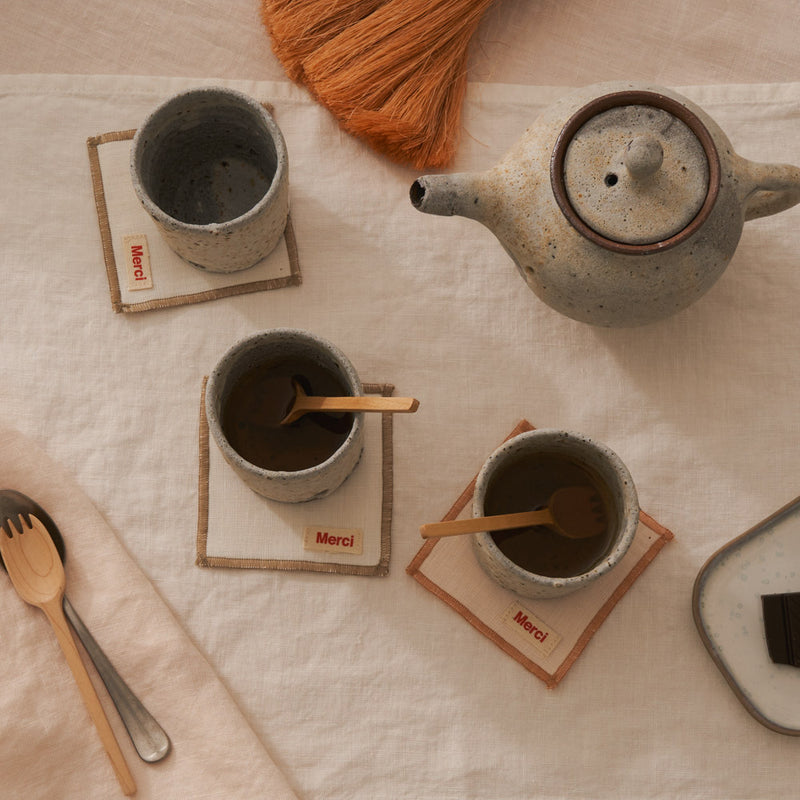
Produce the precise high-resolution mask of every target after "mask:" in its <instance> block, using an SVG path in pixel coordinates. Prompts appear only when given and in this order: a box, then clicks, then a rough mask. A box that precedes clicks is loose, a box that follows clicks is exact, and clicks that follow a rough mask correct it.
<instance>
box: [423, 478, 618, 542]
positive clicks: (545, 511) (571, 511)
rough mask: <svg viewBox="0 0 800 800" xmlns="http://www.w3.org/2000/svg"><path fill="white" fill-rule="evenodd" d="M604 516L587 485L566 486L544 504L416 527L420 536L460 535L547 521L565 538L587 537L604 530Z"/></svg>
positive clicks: (595, 493)
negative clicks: (540, 506) (532, 509)
mask: <svg viewBox="0 0 800 800" xmlns="http://www.w3.org/2000/svg"><path fill="white" fill-rule="evenodd" d="M607 524H608V523H607V520H606V515H605V511H604V510H603V504H602V501H601V500H600V496H599V495H598V494H597V492H596V491H595V490H594V489H592V487H590V486H566V487H564V488H563V489H558V490H557V491H555V492H553V495H552V497H551V498H550V502H549V503H548V506H547V508H542V509H540V510H537V511H518V512H514V513H511V514H493V515H491V516H488V517H472V518H469V519H451V520H445V521H444V522H429V523H428V524H426V525H422V526H421V527H420V529H419V532H420V535H421V536H422V538H423V539H431V538H438V537H440V536H461V535H462V534H465V533H480V532H481V531H503V530H509V529H511V528H527V527H529V526H532V525H546V526H547V527H548V528H552V529H553V530H554V531H556V533H559V534H561V535H562V536H566V537H567V538H568V539H588V538H589V537H590V536H598V535H600V534H601V533H603V531H605V530H606V527H607Z"/></svg>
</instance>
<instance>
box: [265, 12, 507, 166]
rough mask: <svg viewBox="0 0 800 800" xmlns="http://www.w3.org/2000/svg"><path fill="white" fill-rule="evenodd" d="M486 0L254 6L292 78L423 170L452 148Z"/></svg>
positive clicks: (347, 124)
mask: <svg viewBox="0 0 800 800" xmlns="http://www.w3.org/2000/svg"><path fill="white" fill-rule="evenodd" d="M492 2H493V0H439V1H438V2H433V3H432V0H383V2H378V1H377V0H294V1H293V0H262V3H263V5H262V13H263V18H264V22H265V24H266V25H267V27H268V29H269V30H270V33H271V35H272V40H273V49H274V50H275V53H276V55H277V56H278V58H279V59H281V63H282V64H283V65H284V68H285V69H286V71H287V74H288V75H289V77H290V78H292V79H293V80H296V81H299V82H303V83H304V84H305V85H306V86H307V87H308V88H309V90H310V91H311V92H312V93H313V94H314V96H315V97H316V98H317V100H318V101H319V102H320V103H321V104H322V105H324V106H325V107H326V108H328V109H329V110H330V111H331V113H332V114H333V115H334V116H335V117H336V118H337V119H338V120H339V123H340V124H341V125H342V127H343V128H344V129H345V130H347V131H349V132H350V133H352V134H353V135H355V136H358V137H360V138H362V139H364V140H365V141H366V142H368V143H369V144H370V145H371V146H372V147H373V148H375V149H376V150H378V151H379V152H381V153H384V154H385V155H387V156H388V157H389V158H391V159H393V160H394V161H397V162H400V163H405V164H411V165H413V166H414V167H416V168H418V169H423V168H432V167H445V166H447V165H448V164H449V163H450V162H451V161H452V159H453V157H454V156H455V151H456V146H457V143H458V138H459V133H460V127H461V109H462V105H463V101H464V91H465V89H466V79H467V74H466V63H467V54H468V47H469V42H470V40H471V38H472V36H473V35H474V33H475V30H476V29H477V27H478V25H479V23H480V21H481V19H482V17H483V14H484V13H485V11H486V9H487V8H488V7H489V6H490V5H491V3H492ZM314 9H316V12H315V10H314Z"/></svg>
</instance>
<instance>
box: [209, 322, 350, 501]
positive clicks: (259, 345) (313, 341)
mask: <svg viewBox="0 0 800 800" xmlns="http://www.w3.org/2000/svg"><path fill="white" fill-rule="evenodd" d="M295 381H296V382H298V383H299V384H300V385H301V386H302V388H303V390H304V391H305V392H306V393H307V394H316V395H324V396H339V397H340V396H348V395H351V396H358V395H362V394H363V389H362V386H361V381H360V380H359V377H358V375H357V373H356V371H355V368H354V367H353V365H352V364H351V363H350V361H349V360H348V358H347V357H346V356H345V355H344V353H342V351H341V350H339V348H338V347H336V346H335V345H333V344H331V343H330V342H328V341H326V340H324V339H322V338H320V337H318V336H315V335H314V334H311V333H308V332H306V331H301V330H296V329H294V328H274V329H271V330H266V331H262V332H259V333H255V334H253V335H251V336H248V337H246V338H244V339H242V340H241V341H239V342H237V343H236V344H234V345H233V347H231V348H230V349H229V350H228V351H227V352H226V353H225V354H224V355H223V356H222V358H221V359H220V360H219V362H218V363H217V365H216V367H215V368H214V370H213V372H212V373H211V375H210V377H209V379H208V383H207V385H206V396H205V411H206V418H207V420H208V428H209V431H210V432H211V435H212V437H213V439H214V441H215V442H216V444H217V446H218V447H219V449H220V451H221V453H222V455H223V456H224V458H225V460H226V461H227V462H228V464H229V465H230V466H231V468H232V469H233V470H234V471H235V472H236V474H237V475H238V476H239V477H240V478H241V479H242V480H243V481H244V482H245V483H246V484H247V485H248V486H249V487H250V488H251V489H252V490H253V491H254V492H257V493H258V494H260V495H263V496H264V497H268V498H270V499H271V500H279V501H281V502H286V503H300V502H304V501H307V500H315V499H317V498H320V497H325V496H326V495H328V494H330V493H331V492H333V491H334V490H335V489H337V488H338V487H339V486H340V485H341V484H342V483H343V482H344V480H345V479H346V478H347V477H348V476H349V475H350V473H351V472H352V471H353V470H354V469H355V467H356V465H357V464H358V461H359V459H360V458H361V453H362V450H363V443H364V420H363V416H364V415H363V413H355V414H353V413H339V414H332V413H326V414H306V415H304V416H302V417H300V419H298V420H297V421H296V422H293V423H291V424H290V425H282V424H281V420H283V419H284V417H285V416H286V415H287V413H288V411H289V409H290V407H291V405H292V403H293V402H294V397H295V388H296V387H295Z"/></svg>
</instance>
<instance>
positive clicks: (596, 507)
mask: <svg viewBox="0 0 800 800" xmlns="http://www.w3.org/2000/svg"><path fill="white" fill-rule="evenodd" d="M473 516H474V517H475V518H476V519H474V520H469V522H470V523H474V524H476V525H479V527H481V530H480V531H479V532H477V533H475V535H474V536H473V547H474V552H475V555H476V557H477V559H478V562H479V563H480V565H481V567H482V568H483V569H484V571H485V572H486V573H487V574H488V575H489V576H490V577H491V578H492V579H493V580H495V581H496V582H497V583H499V584H500V585H501V586H503V587H504V588H506V589H510V590H511V591H513V592H516V593H517V594H519V595H522V596H524V597H531V598H550V597H561V596H563V595H566V594H569V593H570V592H573V591H575V590H576V589H579V588H581V587H583V586H586V585H587V584H588V583H590V582H592V581H594V580H596V579H597V578H599V577H600V576H602V575H605V574H606V573H607V572H609V571H610V570H611V569H613V568H614V567H615V566H616V565H617V564H618V563H619V562H620V561H621V560H622V558H623V557H624V555H625V553H626V552H627V550H628V548H629V547H630V545H631V542H632V541H633V538H634V536H635V535H636V529H637V526H638V524H639V503H638V498H637V494H636V488H635V486H634V483H633V479H632V478H631V475H630V473H629V471H628V469H627V467H626V466H625V464H624V463H623V462H622V460H621V459H620V458H619V456H618V455H617V454H616V453H614V452H613V451H612V450H611V449H610V448H609V447H607V446H606V445H604V444H601V443H599V442H596V441H593V440H592V439H590V438H589V437H587V436H584V435H582V434H579V433H571V432H568V431H562V430H553V429H539V430H534V431H528V432H526V433H522V434H520V435H519V436H516V437H514V438H513V439H510V440H509V441H507V442H505V443H504V444H503V445H501V446H500V447H499V448H498V449H497V450H495V452H494V453H492V455H491V456H490V457H489V458H488V460H487V461H486V463H485V464H484V465H483V468H482V469H481V471H480V473H479V474H478V478H477V481H476V485H475V494H474V497H473ZM477 518H486V520H487V521H485V522H483V523H481V524H479V521H478V519H477ZM501 518H505V523H504V524H495V525H493V524H491V523H489V522H488V520H493V519H494V520H498V519H501ZM509 518H510V519H509ZM509 524H510V525H512V527H508V525H509ZM491 528H495V529H491Z"/></svg>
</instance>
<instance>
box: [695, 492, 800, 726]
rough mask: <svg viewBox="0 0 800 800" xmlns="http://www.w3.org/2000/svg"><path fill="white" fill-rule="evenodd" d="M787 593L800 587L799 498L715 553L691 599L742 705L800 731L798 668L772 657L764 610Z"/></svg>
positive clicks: (706, 641)
mask: <svg viewBox="0 0 800 800" xmlns="http://www.w3.org/2000/svg"><path fill="white" fill-rule="evenodd" d="M782 592H800V498H797V499H796V500H793V501H792V502H791V503H789V504H788V505H786V506H784V507H783V508H782V509H780V510H779V511H777V512H776V513H775V514H773V515H772V516H770V517H768V518H767V519H765V520H764V521H763V522H761V523H759V524H758V525H756V526H755V527H754V528H752V529H751V530H749V531H747V532H746V533H744V534H742V535H741V536H739V537H737V538H736V539H734V540H733V541H732V542H730V543H729V544H727V545H725V546H724V547H723V548H722V549H721V550H718V551H717V552H716V553H715V554H714V555H713V556H711V558H710V559H709V560H708V561H707V562H706V564H705V566H704V567H703V568H702V569H701V570H700V573H699V574H698V576H697V580H696V581H695V585H694V594H693V598H692V608H693V611H694V620H695V623H696V625H697V630H698V631H699V632H700V638H701V639H702V640H703V643H704V644H705V646H706V648H707V649H708V652H709V653H710V654H711V657H712V658H713V659H714V662H715V663H716V665H717V666H718V667H719V668H720V670H721V671H722V674H723V675H724V676H725V678H726V680H727V681H728V683H729V684H730V686H731V688H732V689H733V691H734V692H735V693H736V696H737V697H738V698H739V700H741V702H742V703H743V705H744V707H745V708H746V709H747V710H748V711H749V712H750V713H751V714H752V715H753V716H754V717H755V718H756V719H757V720H758V721H759V722H760V723H761V724H762V725H766V726H767V727H768V728H771V729H772V730H774V731H777V732H779V733H785V734H789V735H792V736H800V668H798V667H792V666H789V665H787V664H774V663H773V662H772V661H771V660H770V657H769V654H768V653H767V641H766V638H765V635H764V621H763V616H762V613H761V595H762V594H776V593H782Z"/></svg>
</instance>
